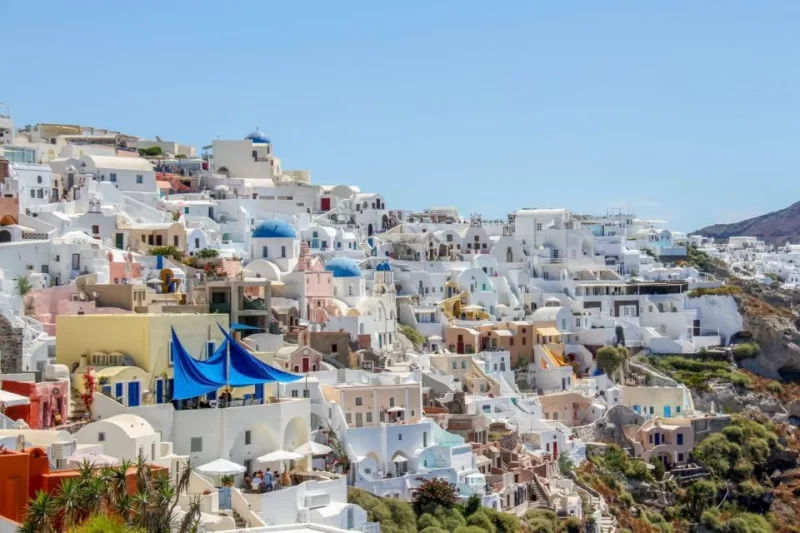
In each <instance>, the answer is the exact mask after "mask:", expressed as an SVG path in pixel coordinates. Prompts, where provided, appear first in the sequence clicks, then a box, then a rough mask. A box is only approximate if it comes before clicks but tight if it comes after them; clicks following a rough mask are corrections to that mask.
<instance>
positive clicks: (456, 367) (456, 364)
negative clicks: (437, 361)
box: [453, 361, 458, 370]
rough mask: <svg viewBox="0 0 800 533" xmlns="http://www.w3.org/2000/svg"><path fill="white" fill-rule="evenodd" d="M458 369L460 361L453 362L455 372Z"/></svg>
mask: <svg viewBox="0 0 800 533" xmlns="http://www.w3.org/2000/svg"><path fill="white" fill-rule="evenodd" d="M456 369H458V361H453V370H456Z"/></svg>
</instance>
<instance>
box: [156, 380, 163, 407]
mask: <svg viewBox="0 0 800 533" xmlns="http://www.w3.org/2000/svg"><path fill="white" fill-rule="evenodd" d="M156 403H164V380H163V379H157V380H156Z"/></svg>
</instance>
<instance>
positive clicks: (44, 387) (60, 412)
mask: <svg viewBox="0 0 800 533" xmlns="http://www.w3.org/2000/svg"><path fill="white" fill-rule="evenodd" d="M0 388H2V389H3V390H5V391H8V392H13V393H14V394H19V395H20V396H25V397H27V398H29V399H30V401H31V403H30V404H29V405H18V406H13V407H6V409H5V413H4V414H5V415H6V416H7V417H8V418H10V419H12V420H24V421H25V423H26V424H28V426H29V427H30V428H31V429H50V428H54V427H57V426H60V425H62V424H65V423H66V422H67V417H68V414H69V393H70V392H69V381H66V380H62V381H42V382H39V383H36V382H34V381H11V380H9V379H5V380H3V383H2V385H1V386H0Z"/></svg>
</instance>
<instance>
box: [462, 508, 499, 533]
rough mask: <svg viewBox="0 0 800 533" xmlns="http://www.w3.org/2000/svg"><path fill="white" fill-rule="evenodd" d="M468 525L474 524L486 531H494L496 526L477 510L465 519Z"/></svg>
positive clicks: (492, 532)
mask: <svg viewBox="0 0 800 533" xmlns="http://www.w3.org/2000/svg"><path fill="white" fill-rule="evenodd" d="M467 525H468V526H476V527H479V528H481V529H482V530H483V531H485V532H487V533H495V531H496V530H497V528H496V527H495V525H494V522H492V521H491V520H490V519H489V517H488V516H486V514H485V513H483V512H481V511H478V512H477V513H474V514H473V515H472V516H470V517H469V518H468V519H467Z"/></svg>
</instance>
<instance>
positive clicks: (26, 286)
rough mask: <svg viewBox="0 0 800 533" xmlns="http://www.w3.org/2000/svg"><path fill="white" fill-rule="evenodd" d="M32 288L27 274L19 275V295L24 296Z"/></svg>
mask: <svg viewBox="0 0 800 533" xmlns="http://www.w3.org/2000/svg"><path fill="white" fill-rule="evenodd" d="M32 288H33V285H31V281H30V280H29V279H28V276H20V277H18V278H17V291H18V292H19V295H20V296H25V295H26V294H28V293H29V292H30V290H31V289H32Z"/></svg>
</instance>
